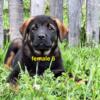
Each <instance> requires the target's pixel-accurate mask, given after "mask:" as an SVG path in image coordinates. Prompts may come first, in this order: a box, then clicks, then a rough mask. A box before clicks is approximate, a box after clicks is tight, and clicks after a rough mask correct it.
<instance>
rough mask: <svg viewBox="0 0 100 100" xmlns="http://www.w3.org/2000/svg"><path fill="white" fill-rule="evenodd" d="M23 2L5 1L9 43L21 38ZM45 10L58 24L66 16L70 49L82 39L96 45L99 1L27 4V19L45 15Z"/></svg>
mask: <svg viewBox="0 0 100 100" xmlns="http://www.w3.org/2000/svg"><path fill="white" fill-rule="evenodd" d="M3 1H4V0H0V47H2V44H3V42H2V41H3V40H4V37H5V36H4V32H5V33H6V31H4V32H3V30H4V29H3V17H2V16H3V5H4V2H3ZM23 2H25V1H24V0H8V6H9V7H8V8H9V9H8V10H9V16H8V17H9V23H10V26H9V33H11V34H10V39H11V40H13V39H14V38H16V37H21V35H20V33H19V27H20V25H21V24H22V22H23V16H24V15H23V12H24V9H23ZM65 3H66V4H65ZM46 8H47V9H48V12H50V14H48V15H51V16H56V17H58V18H59V19H60V20H61V21H63V18H64V16H65V15H66V16H67V17H66V18H68V25H67V26H68V27H69V39H68V42H69V46H70V47H74V46H80V44H81V42H82V41H81V40H82V39H83V40H85V41H84V43H90V44H91V43H93V44H96V45H98V44H99V27H100V26H99V18H100V11H99V9H100V0H66V1H65V0H30V8H29V9H30V16H34V15H40V14H45V11H46ZM49 10H50V11H49ZM65 10H66V12H65ZM65 24H66V22H65ZM67 26H66V27H67ZM7 33H8V31H7ZM7 36H8V35H7ZM84 37H85V39H84Z"/></svg>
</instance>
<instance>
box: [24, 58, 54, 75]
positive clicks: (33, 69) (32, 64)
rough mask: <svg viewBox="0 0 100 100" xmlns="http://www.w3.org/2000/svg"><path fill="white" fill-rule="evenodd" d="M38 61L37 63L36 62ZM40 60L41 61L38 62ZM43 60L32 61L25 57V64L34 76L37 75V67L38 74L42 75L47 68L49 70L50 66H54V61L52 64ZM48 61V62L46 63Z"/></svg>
mask: <svg viewBox="0 0 100 100" xmlns="http://www.w3.org/2000/svg"><path fill="white" fill-rule="evenodd" d="M34 60H37V61H34ZM38 60H39V61H38ZM40 60H41V59H39V58H38V59H36V58H34V59H33V60H32V58H31V57H27V56H26V57H24V64H25V66H26V67H27V69H28V71H29V72H30V73H32V74H34V73H36V67H38V74H42V73H43V72H44V71H45V70H46V69H47V68H49V67H50V66H51V67H52V66H54V61H53V62H52V64H50V63H51V60H50V61H49V59H44V60H42V61H40ZM45 60H48V61H45Z"/></svg>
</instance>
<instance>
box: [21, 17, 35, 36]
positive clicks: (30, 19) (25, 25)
mask: <svg viewBox="0 0 100 100" xmlns="http://www.w3.org/2000/svg"><path fill="white" fill-rule="evenodd" d="M34 19H35V17H31V18H29V19H27V20H26V21H24V22H23V24H22V25H21V27H20V29H19V31H20V33H21V35H22V36H23V37H25V34H26V33H27V28H28V26H29V24H30V22H31V21H32V20H34Z"/></svg>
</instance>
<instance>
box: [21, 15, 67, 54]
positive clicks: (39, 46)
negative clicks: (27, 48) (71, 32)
mask: <svg viewBox="0 0 100 100" xmlns="http://www.w3.org/2000/svg"><path fill="white" fill-rule="evenodd" d="M20 32H21V34H22V36H23V37H24V39H25V40H26V39H28V40H29V41H30V44H31V46H32V48H33V50H34V51H35V52H36V53H41V52H42V53H45V52H47V53H49V52H50V51H51V48H52V47H54V46H55V45H57V41H58V39H60V40H62V39H63V38H64V36H66V35H67V34H68V30H67V28H66V27H65V26H64V25H63V23H61V22H60V21H59V20H58V19H57V18H54V17H49V16H44V15H40V16H35V17H32V18H30V19H28V20H26V21H25V22H24V23H23V24H22V26H21V28H20Z"/></svg>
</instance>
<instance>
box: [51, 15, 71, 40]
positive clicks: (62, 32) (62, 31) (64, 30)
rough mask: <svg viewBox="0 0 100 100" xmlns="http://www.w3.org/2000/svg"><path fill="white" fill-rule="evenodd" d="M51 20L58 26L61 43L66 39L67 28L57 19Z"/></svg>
mask: <svg viewBox="0 0 100 100" xmlns="http://www.w3.org/2000/svg"><path fill="white" fill-rule="evenodd" d="M52 19H53V20H54V21H55V22H56V24H57V26H58V29H59V39H60V40H61V41H62V40H63V39H64V38H65V37H66V38H68V33H69V30H68V28H67V27H66V26H65V25H64V24H63V23H62V22H61V21H60V20H59V19H58V18H55V17H53V18H52Z"/></svg>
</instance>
